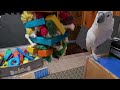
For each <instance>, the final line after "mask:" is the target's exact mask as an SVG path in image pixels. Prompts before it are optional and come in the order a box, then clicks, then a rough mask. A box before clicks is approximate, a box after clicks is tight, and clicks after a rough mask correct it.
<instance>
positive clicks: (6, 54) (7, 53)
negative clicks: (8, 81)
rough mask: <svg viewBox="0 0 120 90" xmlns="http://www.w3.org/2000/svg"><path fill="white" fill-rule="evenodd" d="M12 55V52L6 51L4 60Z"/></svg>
mask: <svg viewBox="0 0 120 90" xmlns="http://www.w3.org/2000/svg"><path fill="white" fill-rule="evenodd" d="M11 54H12V51H11V50H10V49H7V51H6V52H5V55H4V60H8V58H9V56H10V55H11Z"/></svg>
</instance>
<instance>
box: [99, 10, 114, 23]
mask: <svg viewBox="0 0 120 90" xmlns="http://www.w3.org/2000/svg"><path fill="white" fill-rule="evenodd" d="M112 18H113V11H98V13H97V23H99V24H100V23H103V22H106V21H107V22H109V21H110V20H111V19H112Z"/></svg>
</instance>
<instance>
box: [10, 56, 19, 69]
mask: <svg viewBox="0 0 120 90" xmlns="http://www.w3.org/2000/svg"><path fill="white" fill-rule="evenodd" d="M19 64H20V60H19V58H11V59H10V60H9V61H8V67H13V66H18V65H19Z"/></svg>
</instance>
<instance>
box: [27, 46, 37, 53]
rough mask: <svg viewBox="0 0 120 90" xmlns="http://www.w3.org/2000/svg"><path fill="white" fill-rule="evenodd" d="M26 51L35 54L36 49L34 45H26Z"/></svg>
mask: <svg viewBox="0 0 120 90" xmlns="http://www.w3.org/2000/svg"><path fill="white" fill-rule="evenodd" d="M27 51H28V52H30V53H32V54H37V52H38V49H37V48H36V47H31V46H28V47H27Z"/></svg>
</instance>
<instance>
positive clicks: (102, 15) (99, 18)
mask: <svg viewBox="0 0 120 90" xmlns="http://www.w3.org/2000/svg"><path fill="white" fill-rule="evenodd" d="M104 20H105V15H104V13H99V16H98V19H97V23H102V22H104Z"/></svg>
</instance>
